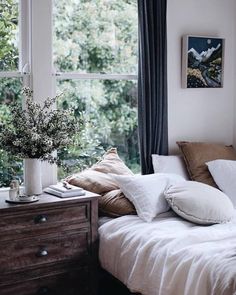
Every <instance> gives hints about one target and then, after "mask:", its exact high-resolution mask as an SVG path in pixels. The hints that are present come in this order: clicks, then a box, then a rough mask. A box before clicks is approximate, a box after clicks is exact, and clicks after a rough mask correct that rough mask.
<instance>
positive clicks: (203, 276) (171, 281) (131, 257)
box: [99, 211, 236, 295]
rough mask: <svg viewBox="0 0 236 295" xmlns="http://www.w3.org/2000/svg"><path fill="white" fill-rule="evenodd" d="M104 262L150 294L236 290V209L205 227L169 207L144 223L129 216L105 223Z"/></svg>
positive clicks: (225, 294) (217, 294) (222, 294)
mask: <svg viewBox="0 0 236 295" xmlns="http://www.w3.org/2000/svg"><path fill="white" fill-rule="evenodd" d="M99 236H100V243H99V259H100V263H101V266H102V267H103V268H104V269H105V270H107V271H108V272H109V273H111V274H112V275H113V276H114V277H116V278H117V279H119V280H120V281H121V282H123V283H124V284H125V285H126V286H127V287H128V288H129V289H130V291H132V292H137V293H141V294H144V295H213V294H214V295H233V294H236V213H235V216H234V218H233V220H232V221H231V222H229V223H226V224H217V225H212V226H199V225H195V224H193V223H190V222H188V221H185V220H183V219H181V218H179V217H178V216H177V215H175V214H174V213H173V212H171V211H169V212H166V213H164V214H162V215H160V216H158V217H157V218H156V219H154V221H153V222H151V223H146V222H143V221H142V220H141V219H140V218H139V217H138V216H123V217H119V218H116V219H114V220H110V221H109V222H106V223H103V224H102V225H101V226H100V227H99Z"/></svg>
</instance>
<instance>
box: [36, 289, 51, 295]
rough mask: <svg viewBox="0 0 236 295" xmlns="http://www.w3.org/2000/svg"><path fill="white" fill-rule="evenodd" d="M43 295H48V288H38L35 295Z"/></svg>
mask: <svg viewBox="0 0 236 295" xmlns="http://www.w3.org/2000/svg"><path fill="white" fill-rule="evenodd" d="M44 294H50V289H49V288H48V287H41V288H39V290H38V292H37V295H44Z"/></svg>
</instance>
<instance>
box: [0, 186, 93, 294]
mask: <svg viewBox="0 0 236 295" xmlns="http://www.w3.org/2000/svg"><path fill="white" fill-rule="evenodd" d="M97 197H98V196H97V195H95V194H93V193H90V192H87V193H86V196H84V197H73V198H70V199H60V198H57V197H54V196H51V195H48V194H44V195H41V196H40V200H39V201H38V202H37V203H31V204H20V205H12V204H7V203H6V202H5V199H4V198H1V199H0V294H1V295H41V294H45V295H47V294H48V295H52V294H53V295H54V294H55V295H75V294H76V295H79V294H82V295H83V294H86V295H89V294H96V264H97V216H98V214H97V210H98V209H97V207H98V206H97V203H98V202H97Z"/></svg>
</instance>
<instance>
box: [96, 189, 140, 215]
mask: <svg viewBox="0 0 236 295" xmlns="http://www.w3.org/2000/svg"><path fill="white" fill-rule="evenodd" d="M99 210H100V212H101V214H102V215H107V216H111V217H119V216H122V215H129V214H137V213H136V210H135V208H134V205H133V204H132V203H131V202H130V201H129V200H128V199H127V198H126V197H125V196H124V194H123V193H122V192H121V190H120V189H117V190H113V191H110V192H108V193H106V194H105V195H103V196H101V197H100V198H99Z"/></svg>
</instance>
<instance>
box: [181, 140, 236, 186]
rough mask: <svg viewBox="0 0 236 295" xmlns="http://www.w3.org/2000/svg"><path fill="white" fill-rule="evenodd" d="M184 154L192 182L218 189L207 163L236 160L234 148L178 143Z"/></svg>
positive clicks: (199, 143) (200, 143)
mask: <svg viewBox="0 0 236 295" xmlns="http://www.w3.org/2000/svg"><path fill="white" fill-rule="evenodd" d="M177 144H178V146H179V148H180V150H181V151H182V153H183V156H184V160H185V163H186V167H187V170H188V173H189V176H190V178H191V179H192V180H195V181H199V182H203V183H206V184H209V185H211V186H214V187H217V185H216V183H215V182H214V180H213V178H212V176H211V174H210V172H209V170H208V167H207V165H206V162H209V161H213V160H217V159H225V160H236V152H235V150H234V148H233V147H232V146H225V145H222V144H211V143H203V142H186V141H180V142H177Z"/></svg>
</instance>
